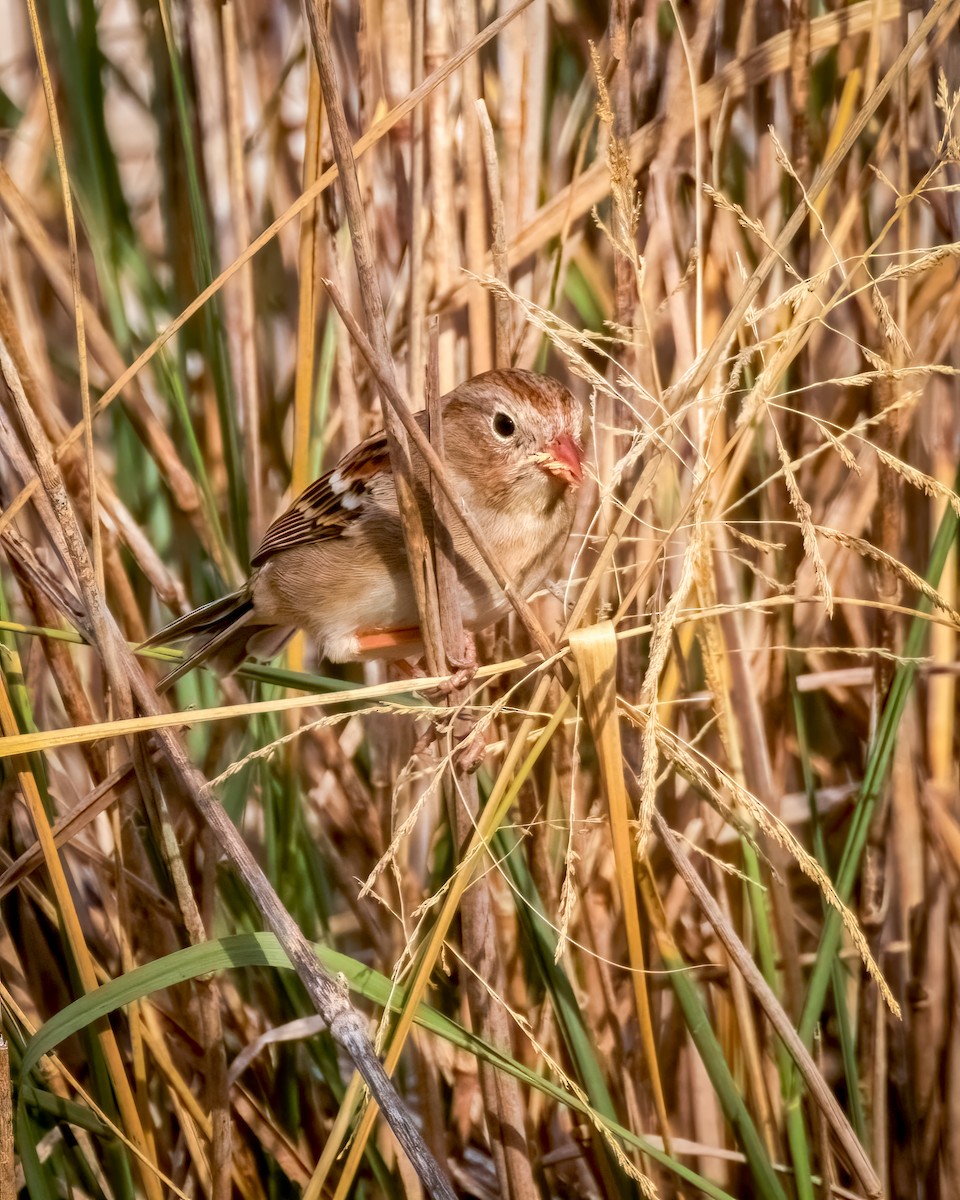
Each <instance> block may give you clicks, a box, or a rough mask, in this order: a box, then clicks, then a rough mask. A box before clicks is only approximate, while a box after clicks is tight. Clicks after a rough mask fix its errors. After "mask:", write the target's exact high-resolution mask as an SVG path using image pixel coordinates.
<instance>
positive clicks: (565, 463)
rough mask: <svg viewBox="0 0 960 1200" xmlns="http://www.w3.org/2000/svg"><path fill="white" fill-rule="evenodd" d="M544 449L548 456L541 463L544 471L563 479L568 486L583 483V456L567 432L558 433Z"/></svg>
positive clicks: (577, 485)
mask: <svg viewBox="0 0 960 1200" xmlns="http://www.w3.org/2000/svg"><path fill="white" fill-rule="evenodd" d="M546 451H547V454H549V455H550V457H549V458H548V459H546V460H545V461H544V462H543V463H541V466H542V467H543V469H544V470H545V471H549V473H550V474H551V475H556V476H557V477H558V478H559V479H563V480H564V481H565V482H566V483H568V484H569V485H570V487H579V486H580V484H581V483H583V456H582V453H581V450H580V447H579V446H578V445H577V443H576V442H575V441H574V440H573V438H572V437H571V436H570V434H569V433H561V434H558V435H557V437H555V438H554V439H553V441H552V442H550V443H549V445H548V446H547V447H546Z"/></svg>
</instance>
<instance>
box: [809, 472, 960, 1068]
mask: <svg viewBox="0 0 960 1200" xmlns="http://www.w3.org/2000/svg"><path fill="white" fill-rule="evenodd" d="M954 490H955V491H958V492H960V475H958V477H957V479H956V481H955V484H954ZM958 524H960V522H958V519H957V515H956V513H955V512H954V510H953V509H952V508H949V507H948V508H947V509H946V511H945V512H944V514H943V517H942V519H941V521H940V525H939V528H938V529H937V533H936V537H935V538H934V541H933V547H932V549H931V552H930V564H929V566H928V568H927V571H926V574H925V576H924V578H925V579H926V581H927V582H928V583H930V584H931V586H933V587H936V586H937V584H938V583H939V582H940V577H941V574H942V573H943V568H944V565H945V563H946V561H947V557H948V555H949V553H950V549H951V547H952V546H953V544H954V542H955V541H956V536H957V528H958ZM930 604H931V602H930V600H929V599H928V598H927V597H926V596H921V597H920V598H919V600H918V601H917V609H918V610H919V612H920V613H926V612H929V611H930ZM926 634H927V626H926V622H925V621H923V620H922V619H921V618H920V617H915V618H914V620H913V622H912V623H911V626H910V630H909V632H908V634H907V637H906V640H905V642H904V655H905V658H906V660H907V661H905V662H904V663H902V664H901V665H900V666H899V667H898V668H897V671H896V674H895V675H894V678H893V683H892V684H891V687H890V692H889V695H888V697H887V702H886V704H885V705H884V709H883V715H882V716H881V718H880V723H879V725H878V726H877V732H876V737H875V738H874V741H873V744H872V746H871V748H870V752H869V754H868V755H867V763H866V769H865V771H864V777H863V783H862V784H861V788H860V795H859V797H858V801H857V805H856V808H855V810H854V815H853V820H852V822H851V825H850V831H849V833H848V834H847V840H846V843H845V845H844V849H843V856H842V858H841V860H840V865H839V867H838V868H837V874H836V880H835V886H836V889H837V894H838V895H839V896H840V897H841V898H842V899H844V900H845V899H847V898H848V897H849V896H850V894H851V892H852V889H853V885H854V882H855V881H856V877H857V872H858V870H859V866H860V858H861V855H862V853H863V848H864V846H865V844H866V838H867V833H868V830H869V828H870V820H871V817H872V816H873V810H874V807H875V806H876V803H877V801H878V800H879V798H880V793H881V791H882V790H883V787H884V784H885V783H886V779H887V774H888V771H889V767H890V763H891V761H892V758H893V752H894V749H895V746H896V738H897V731H898V730H899V727H900V721H901V718H902V716H903V710H904V708H905V706H906V703H907V698H908V697H909V695H910V691H911V689H912V687H913V682H914V679H915V677H916V661H915V660H916V659H917V658H918V657H919V656H920V653H921V651H922V649H923V643H924V639H925V638H926ZM835 915H836V914H834V913H833V912H831V913H828V914H827V917H826V919H825V921H824V925H823V932H822V934H821V936H820V945H819V946H818V948H817V956H816V959H815V961H814V965H813V970H812V972H811V974H810V981H809V983H808V985H807V994H806V998H805V1000H804V1005H803V1012H802V1013H801V1016H800V1023H799V1026H798V1032H799V1033H800V1036H801V1038H802V1039H803V1041H804V1043H805V1044H806V1045H810V1044H811V1041H810V1039H811V1038H812V1036H813V1030H814V1027H815V1025H816V1022H817V1020H818V1019H819V1015H820V1012H821V1010H822V1008H823V1002H824V998H825V996H826V991H827V988H828V987H829V986H830V976H831V966H832V963H833V961H834V959H835V957H836V953H837V947H838V945H839V941H840V928H839V926H838V923H837V921H836V920H835Z"/></svg>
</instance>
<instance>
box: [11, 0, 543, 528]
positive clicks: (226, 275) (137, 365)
mask: <svg viewBox="0 0 960 1200" xmlns="http://www.w3.org/2000/svg"><path fill="white" fill-rule="evenodd" d="M531 3H532V0H519V2H518V3H517V4H515V5H514V7H513V8H511V9H510V10H508V11H507V12H506V13H504V14H503V15H502V16H500V17H497V18H496V19H495V20H493V21H491V22H490V24H489V25H487V26H485V27H484V29H483V30H481V32H480V33H478V34H477V36H476V38H474V39H473V41H471V42H470V43H469V44H468V45H466V46H464V47H463V49H461V50H460V51H458V52H457V53H456V54H454V55H453V56H452V57H451V58H450V59H449V60H448V61H447V62H446V63H444V65H443V66H442V67H439V68H438V69H437V70H436V71H435V72H433V74H432V75H430V76H428V77H427V78H426V79H425V80H424V81H423V84H422V86H421V87H420V88H419V89H417V90H415V91H413V92H411V93H410V95H409V96H408V97H407V98H406V99H405V100H404V101H403V102H402V103H401V104H398V105H396V107H395V108H393V109H392V110H391V111H390V112H389V113H387V114H386V115H385V116H384V117H382V118H381V119H380V120H379V121H377V122H375V123H374V125H373V126H372V127H371V128H370V129H369V130H368V131H367V132H366V133H365V134H363V135H362V136H361V137H360V138H358V139H357V142H356V144H355V145H354V146H353V156H354V158H357V157H359V156H360V155H362V154H363V153H365V152H366V151H367V150H369V149H370V148H371V147H372V146H374V145H376V144H377V142H379V141H380V140H381V139H382V138H383V137H385V136H386V134H387V133H389V131H390V130H391V129H392V128H393V127H394V126H395V125H396V124H397V122H398V121H401V120H403V118H404V117H406V116H407V115H408V114H409V113H410V112H412V110H413V109H414V108H416V107H417V105H419V104H421V103H422V102H423V100H424V99H425V97H427V96H428V95H430V93H431V92H432V91H433V90H434V88H436V87H438V86H439V85H440V84H441V83H442V82H443V81H444V80H445V79H448V78H449V77H450V76H451V75H452V74H453V73H454V72H455V71H457V70H459V69H460V67H462V66H463V64H464V62H466V61H467V59H469V58H471V57H473V55H475V54H477V53H478V52H479V51H480V50H481V49H482V48H483V47H484V46H485V45H486V44H487V43H488V42H490V41H492V39H493V38H495V37H496V36H497V34H498V33H499V32H500V31H501V29H503V28H504V26H505V25H507V24H509V22H510V21H513V20H514V19H515V18H516V17H517V16H518V15H519V14H520V13H521V12H523V10H524V9H525V8H526V7H527V5H528V4H531ZM338 174H339V170H338V168H337V167H335V166H334V167H330V168H328V169H327V170H326V171H324V173H323V174H322V175H321V176H320V178H319V179H318V180H317V181H316V183H315V184H314V185H313V187H311V188H310V189H309V190H308V191H306V192H303V193H302V195H301V196H300V197H299V198H298V199H297V200H296V201H295V202H294V203H293V204H292V205H290V207H289V208H288V209H287V210H286V211H285V212H284V213H282V214H281V216H279V217H278V218H277V219H276V220H275V221H273V222H272V223H271V224H270V225H268V226H267V228H266V229H265V230H264V231H263V232H262V233H261V234H260V235H259V236H258V237H256V238H255V239H254V240H253V241H252V242H251V243H250V245H249V246H248V247H247V249H246V250H245V251H243V253H242V254H240V255H239V256H238V257H237V258H236V259H235V260H234V262H233V263H231V264H230V266H229V267H226V268H225V269H224V270H223V271H221V272H220V274H219V275H218V276H217V278H216V279H214V280H213V281H212V282H211V283H209V284H208V285H207V286H206V287H204V289H203V290H202V291H201V292H200V293H199V294H198V295H197V296H196V297H195V298H194V299H193V300H191V302H190V303H189V304H188V305H187V306H186V308H184V309H182V310H181V311H180V312H179V313H178V314H177V316H176V317H174V319H173V320H172V321H171V322H170V323H169V324H168V325H167V326H166V327H165V328H164V329H163V331H162V332H161V333H160V334H158V336H157V337H156V338H154V340H153V342H151V344H150V345H149V346H147V347H146V349H145V350H143V351H141V353H140V354H139V355H138V356H137V358H136V359H135V360H134V361H133V362H132V363H131V364H130V365H129V366H128V367H126V368H122V367H121V369H120V370H119V371H117V372H111V374H114V382H113V383H112V384H111V385H110V387H108V388H107V390H106V391H105V392H104V393H103V395H102V396H101V397H100V399H99V400H98V401H97V403H96V404H95V405H94V411H93V415H94V418H96V417H98V416H99V415H100V413H102V412H103V411H104V410H105V409H106V408H107V407H109V405H110V404H111V403H112V402H113V401H114V400H115V399H116V398H117V396H119V395H121V394H122V393H123V391H124V389H125V388H126V386H127V384H128V383H130V381H131V380H132V379H135V378H136V376H137V375H138V374H139V373H140V371H141V370H142V369H143V367H144V366H146V364H147V363H148V362H150V361H151V359H152V358H153V357H154V356H155V355H156V354H157V352H158V351H159V350H160V349H161V348H162V347H163V346H165V345H166V343H167V342H168V341H169V340H170V339H171V338H172V337H173V336H174V334H176V333H177V332H179V330H180V329H182V328H183V326H184V325H185V324H186V323H187V322H188V321H189V320H190V318H191V317H193V316H195V315H196V314H197V313H198V312H200V311H201V309H203V308H204V307H205V306H206V304H207V301H208V300H210V299H212V298H213V297H214V296H215V295H217V293H218V292H219V291H220V290H221V288H222V287H223V286H224V284H225V283H226V282H227V281H228V280H229V279H230V278H232V276H233V275H234V273H235V272H236V271H238V270H239V269H240V268H241V267H242V266H244V265H245V264H246V263H247V262H249V261H250V259H251V258H253V257H254V255H256V254H257V253H259V251H261V250H262V249H264V247H265V246H267V245H269V244H270V242H272V241H273V239H274V238H275V237H276V236H277V234H278V233H279V231H280V230H281V229H283V228H284V227H285V226H286V225H287V224H289V222H290V221H292V220H293V219H294V218H295V217H297V216H299V215H300V213H301V212H303V210H304V209H305V208H307V207H308V206H309V205H310V204H312V203H313V202H314V201H315V200H316V199H317V197H318V196H319V195H320V194H321V193H322V192H323V191H325V190H326V189H327V188H328V187H329V186H330V185H331V184H332V183H333V182H334V180H335V179H336V178H337V177H338ZM5 184H9V176H7V174H6V172H5V171H4V170H3V167H2V166H0V203H2V204H3V205H4V208H5V209H7V211H8V212H9V209H8V208H7V201H6V197H5V196H4V185H5ZM87 322H88V332H90V330H89V323H90V314H88V315H87ZM83 428H84V427H83V423H82V422H80V423H78V424H77V425H75V426H74V427H73V429H72V430H71V431H70V433H69V434H68V435H67V436H66V437H65V438H64V439H63V440H62V441H61V442H60V443H59V444H58V445H57V446H56V447H55V449H54V458H55V459H56V460H57V461H59V459H60V457H61V456H62V455H63V454H64V453H65V451H66V450H68V449H69V447H70V446H72V445H73V444H74V443H75V442H76V441H78V440H79V439H80V437H81V435H82V432H83ZM38 486H39V485H38V484H37V483H36V482H35V481H34V482H31V483H29V484H27V485H25V486H24V487H23V488H22V489H21V491H20V493H19V494H18V495H17V496H16V497H14V499H13V500H12V501H11V502H10V504H8V505H7V507H6V508H5V509H4V511H3V512H2V513H0V533H2V532H3V530H4V529H6V527H7V526H8V524H9V523H10V522H11V521H12V520H13V518H14V517H15V516H16V514H17V513H18V512H19V511H20V510H21V508H22V507H23V505H24V504H26V502H27V501H28V500H29V499H30V497H31V496H32V495H33V493H34V491H35V489H36V488H37V487H38Z"/></svg>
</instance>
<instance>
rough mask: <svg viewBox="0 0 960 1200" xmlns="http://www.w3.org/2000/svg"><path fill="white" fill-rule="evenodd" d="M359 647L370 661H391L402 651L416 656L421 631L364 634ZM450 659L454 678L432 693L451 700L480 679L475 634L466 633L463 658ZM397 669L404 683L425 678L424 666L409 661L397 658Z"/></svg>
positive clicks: (358, 641) (359, 640)
mask: <svg viewBox="0 0 960 1200" xmlns="http://www.w3.org/2000/svg"><path fill="white" fill-rule="evenodd" d="M357 644H358V647H359V649H360V652H361V654H363V655H364V656H365V657H370V658H375V657H382V658H388V657H389V656H390V652H391V651H402V650H403V649H404V648H407V649H408V651H409V653H410V654H411V655H412V654H413V653H414V652H415V650H416V649H417V648H418V647H419V646H420V645H422V643H421V641H420V630H419V629H418V628H414V629H390V630H385V631H382V632H379V631H378V632H376V633H363V634H360V635H359V636H358V637H357ZM446 657H447V663H448V664H449V666H450V669H451V675H450V678H449V679H445V680H444V681H443V683H441V684H438V685H437V686H436V687H433V688H431V689H430V691H432V692H435V693H437V694H438V695H440V696H449V695H452V694H453V693H455V692H459V691H461V690H462V689H463V688H465V687H466V686H467V684H468V683H469V682H470V680H471V679H473V677H474V675H476V673H477V644H476V642H475V641H474V637H473V634H472V633H468V632H467V631H466V630H464V633H463V654H462V656H461V657H459V658H458V657H455V656H454V655H452V654H447V656H446ZM393 666H394V668H395V669H396V670H397V672H398V673H399V674H400V676H401V677H402V678H404V679H411V680H413V679H422V678H423V677H424V670H423V667H422V666H421V665H420V663H419V662H411V661H410V659H409V658H405V657H404V658H396V659H394V661H393Z"/></svg>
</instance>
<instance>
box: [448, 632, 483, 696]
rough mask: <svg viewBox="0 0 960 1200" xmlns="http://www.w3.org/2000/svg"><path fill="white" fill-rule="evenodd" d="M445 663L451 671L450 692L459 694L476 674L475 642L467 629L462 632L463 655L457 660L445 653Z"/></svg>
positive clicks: (455, 657)
mask: <svg viewBox="0 0 960 1200" xmlns="http://www.w3.org/2000/svg"><path fill="white" fill-rule="evenodd" d="M447 662H448V663H449V665H450V667H451V668H452V670H453V674H452V675H451V677H450V690H451V691H453V692H459V691H461V690H462V689H463V688H465V687H466V686H467V684H468V683H469V682H470V680H471V679H473V677H474V675H476V673H477V642H476V639H475V638H474V636H473V634H472V633H471V632H470V631H469V630H468V629H465V630H464V631H463V653H462V654H461V656H460V657H459V658H458V657H457V656H456V655H454V654H451V653H450V652H449V651H447Z"/></svg>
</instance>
